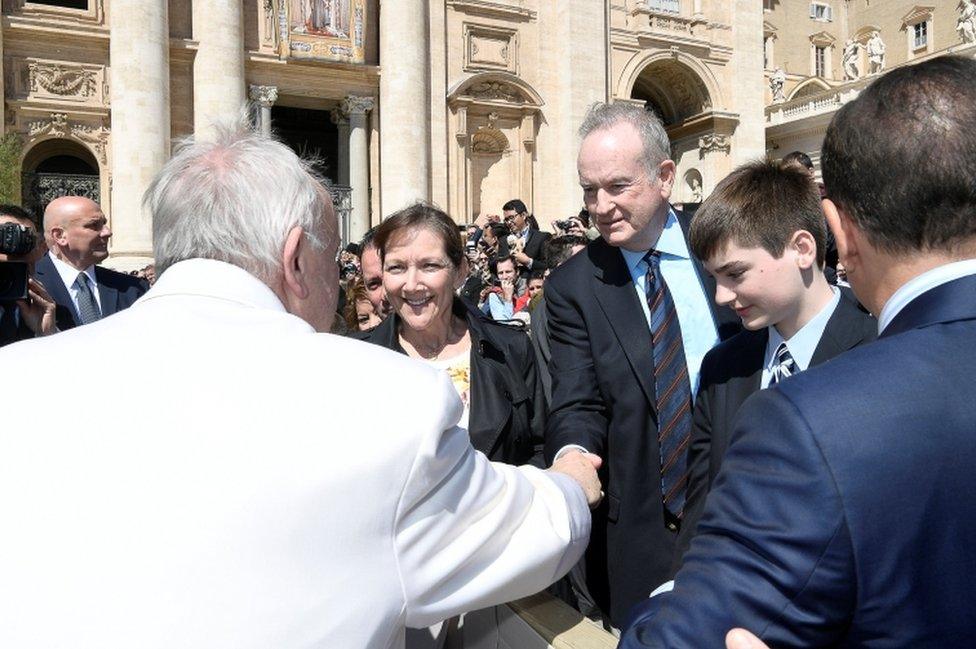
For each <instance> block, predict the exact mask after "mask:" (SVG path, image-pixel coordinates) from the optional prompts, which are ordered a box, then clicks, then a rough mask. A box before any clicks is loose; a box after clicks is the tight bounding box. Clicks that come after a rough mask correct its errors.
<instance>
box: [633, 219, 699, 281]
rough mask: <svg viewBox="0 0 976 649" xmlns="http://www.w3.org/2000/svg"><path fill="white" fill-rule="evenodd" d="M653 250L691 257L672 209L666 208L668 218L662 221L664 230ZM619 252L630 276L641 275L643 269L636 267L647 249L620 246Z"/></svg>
mask: <svg viewBox="0 0 976 649" xmlns="http://www.w3.org/2000/svg"><path fill="white" fill-rule="evenodd" d="M654 250H657V251H658V252H660V253H661V254H662V255H668V256H671V257H678V258H681V259H690V258H691V257H690V256H689V254H688V244H687V243H686V242H685V233H684V232H683V231H682V230H681V224H680V223H678V215H677V214H675V213H674V210H673V209H671V210H668V220H667V221H666V222H665V223H664V230H662V231H661V236H659V237H658V238H657V243H656V244H655V245H654ZM620 252H621V254H623V256H624V261H625V262H626V263H627V269H628V270H629V271H630V274H631V276H636V275H637V274H641V275H643V269H642V268H640V269H639V268H638V267H639V266H640V263H641V262H642V261H644V255H646V254H647V250H636V251H635V250H625V249H624V248H621V249H620Z"/></svg>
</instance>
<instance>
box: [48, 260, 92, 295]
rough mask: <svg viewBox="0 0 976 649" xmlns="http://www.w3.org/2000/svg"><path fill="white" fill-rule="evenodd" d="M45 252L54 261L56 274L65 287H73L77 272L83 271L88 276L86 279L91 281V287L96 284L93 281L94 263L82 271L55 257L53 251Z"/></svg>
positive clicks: (76, 279)
mask: <svg viewBox="0 0 976 649" xmlns="http://www.w3.org/2000/svg"><path fill="white" fill-rule="evenodd" d="M47 254H48V256H49V257H50V258H51V261H52V262H53V263H54V268H55V269H56V270H57V271H58V275H60V276H61V281H62V282H64V287H65V288H67V289H70V288H71V287H73V286H74V285H75V282H77V281H78V273H79V272H82V273H84V274H85V275H87V276H88V279H89V280H90V281H91V285H92V286H93V287H94V286H96V285H97V284H96V282H95V266H94V264H93V265H91V266H89V267H88V268H86V269H85V270H83V271H79V270H78V269H77V268H75V267H74V266H72V265H70V264H68V263H67V262H65V261H62V260H60V259H58V258H57V257H55V256H54V253H52V252H50V251H48V253H47Z"/></svg>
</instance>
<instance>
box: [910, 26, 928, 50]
mask: <svg viewBox="0 0 976 649" xmlns="http://www.w3.org/2000/svg"><path fill="white" fill-rule="evenodd" d="M912 29H913V30H914V32H915V49H916V50H921V49H925V48H926V47H928V45H929V24H928V23H927V22H925V21H923V22H920V23H915V24H914V25H912Z"/></svg>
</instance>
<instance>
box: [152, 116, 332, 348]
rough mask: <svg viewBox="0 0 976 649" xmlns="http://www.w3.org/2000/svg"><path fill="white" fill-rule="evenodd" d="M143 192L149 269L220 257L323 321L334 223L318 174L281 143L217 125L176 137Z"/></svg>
mask: <svg viewBox="0 0 976 649" xmlns="http://www.w3.org/2000/svg"><path fill="white" fill-rule="evenodd" d="M143 200H144V203H145V205H146V206H147V208H148V210H149V212H150V213H151V215H152V220H153V254H154V256H155V259H156V273H157V275H160V274H162V273H164V272H165V271H166V269H167V268H169V267H170V266H172V265H173V264H176V263H179V262H181V261H184V260H187V259H194V258H202V259H215V260H218V261H223V262H227V263H229V264H233V265H235V266H238V267H240V268H243V269H244V270H246V271H248V272H249V273H251V274H252V275H254V276H255V277H257V278H258V279H260V280H261V281H263V282H264V283H265V284H267V285H268V286H269V287H270V288H271V290H273V291H274V292H275V294H276V295H277V296H278V297H279V298H280V299H281V301H282V303H283V304H284V305H285V308H286V309H288V311H289V312H290V313H293V314H295V315H297V316H299V317H301V318H303V319H304V320H306V321H307V322H308V323H309V324H311V325H312V326H313V327H315V328H316V329H317V330H318V331H328V329H329V327H330V326H331V324H332V319H333V317H334V315H335V305H336V299H337V297H338V269H337V267H336V264H335V253H336V247H337V245H338V226H337V223H336V218H335V213H334V211H333V209H332V201H331V198H330V196H329V193H328V191H327V190H326V189H325V187H324V185H323V183H322V181H321V180H320V179H319V177H318V176H317V174H316V173H315V172H314V171H313V170H312V169H311V167H310V165H309V164H308V163H306V162H304V161H302V160H301V159H300V158H299V157H298V156H297V155H295V153H294V152H293V151H292V150H291V149H289V148H288V147H287V146H285V145H284V144H282V143H281V142H278V141H276V140H274V139H272V138H269V137H266V136H262V135H260V134H257V133H254V132H252V131H250V130H249V129H245V128H239V129H231V128H220V129H218V132H217V135H216V138H215V139H213V140H212V141H205V142H194V141H192V140H189V141H186V142H185V143H183V144H182V145H180V146H179V147H178V148H177V149H176V151H175V153H174V155H173V157H172V158H171V159H170V161H169V162H167V163H166V165H165V166H164V167H163V169H162V170H161V171H160V172H159V174H158V175H157V176H156V178H155V179H154V180H153V182H152V184H151V185H150V186H149V189H148V190H146V195H145V197H144V199H143Z"/></svg>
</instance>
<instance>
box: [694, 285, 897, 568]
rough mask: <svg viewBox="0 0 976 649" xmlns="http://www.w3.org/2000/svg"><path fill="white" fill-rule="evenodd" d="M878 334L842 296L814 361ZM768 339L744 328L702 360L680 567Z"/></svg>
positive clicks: (764, 332) (754, 388)
mask: <svg viewBox="0 0 976 649" xmlns="http://www.w3.org/2000/svg"><path fill="white" fill-rule="evenodd" d="M877 334H878V322H877V321H876V320H875V319H874V318H872V317H871V316H869V315H867V314H865V313H863V312H862V311H861V310H860V309H858V308H857V306H856V303H855V302H852V301H850V300H847V299H844V298H841V300H840V301H839V302H838V303H837V308H836V309H835V310H834V313H833V315H831V316H830V319H829V320H828V321H827V326H826V327H825V328H824V332H823V336H821V338H820V342H819V343H818V344H817V348H816V349H815V350H814V353H813V357H812V358H811V359H810V367H815V366H817V365H820V364H822V363H825V362H826V361H828V360H830V359H831V358H834V357H835V356H838V355H840V354H842V353H844V352H846V351H847V350H849V349H853V348H854V347H857V346H858V345H861V344H863V343H866V342H870V341H872V340H874V339H875V338H876V337H877ZM768 341H769V329H767V328H765V327H764V328H762V329H760V330H759V331H743V332H742V333H740V334H738V335H736V336H734V337H732V338H730V339H729V340H726V341H725V342H723V343H721V344H719V345H716V346H715V348H714V349H712V350H711V351H710V352H708V354H707V355H706V356H705V360H704V361H702V371H701V380H700V381H699V384H698V385H699V387H698V397H697V399H696V400H695V415H694V422H695V427H694V429H693V431H692V435H691V445H690V446H689V448H688V466H689V467H690V468H691V477H690V478H689V482H688V496H687V500H686V503H685V518H684V520H683V521H682V523H681V533H680V534H679V535H678V549H677V552H676V554H675V570H677V568H678V567H680V565H681V558H682V556H683V555H684V553H685V552H687V550H688V545H689V543H691V537H692V536H693V535H694V533H695V528H696V527H697V525H698V519H699V518H701V514H702V510H703V509H704V507H705V496H706V495H707V494H708V490H709V489H710V487H711V485H712V482H713V481H714V480H715V476H716V475H718V470H719V467H721V466H722V459H723V458H724V457H725V451H726V449H727V448H728V446H729V437H730V436H731V434H732V425H733V424H734V423H735V416H736V414H737V413H738V412H739V408H740V407H741V406H742V404H743V403H744V402H745V400H746V399H747V398H748V397H749V396H750V395H752V394H753V393H755V392H758V391H759V386H760V384H761V382H762V373H763V363H764V361H765V357H766V344H767V342H768ZM808 369H809V368H808Z"/></svg>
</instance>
